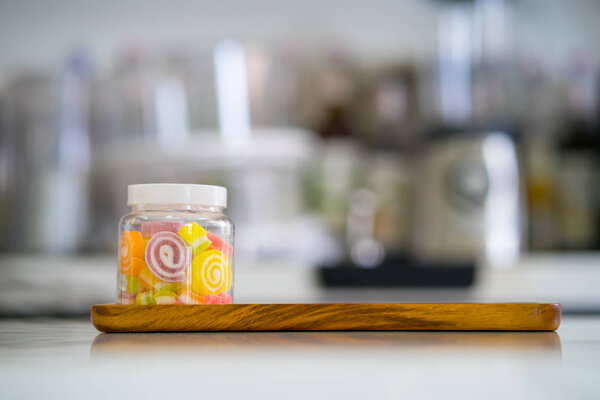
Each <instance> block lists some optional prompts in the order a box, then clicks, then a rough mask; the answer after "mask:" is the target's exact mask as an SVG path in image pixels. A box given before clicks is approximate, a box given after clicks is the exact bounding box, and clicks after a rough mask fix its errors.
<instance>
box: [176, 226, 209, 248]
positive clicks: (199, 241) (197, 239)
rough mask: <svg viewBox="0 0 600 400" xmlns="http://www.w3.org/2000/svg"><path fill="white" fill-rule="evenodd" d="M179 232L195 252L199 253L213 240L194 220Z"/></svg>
mask: <svg viewBox="0 0 600 400" xmlns="http://www.w3.org/2000/svg"><path fill="white" fill-rule="evenodd" d="M177 233H178V234H179V236H181V237H182V238H183V240H185V241H186V242H187V244H188V245H189V246H190V247H191V248H192V253H193V254H198V253H200V252H201V251H203V250H206V249H207V248H208V246H210V245H211V241H210V240H209V239H208V237H207V236H206V230H204V228H203V227H201V226H200V225H198V224H196V223H194V222H190V223H189V224H185V225H184V226H182V227H181V229H180V230H178V231H177Z"/></svg>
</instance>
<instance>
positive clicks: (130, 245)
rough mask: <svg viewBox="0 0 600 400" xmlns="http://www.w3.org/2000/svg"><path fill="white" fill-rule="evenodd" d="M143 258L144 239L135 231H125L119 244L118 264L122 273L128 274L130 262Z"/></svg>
mask: <svg viewBox="0 0 600 400" xmlns="http://www.w3.org/2000/svg"><path fill="white" fill-rule="evenodd" d="M143 258H144V239H143V238H142V234H141V233H139V232H137V231H125V232H123V234H122V235H121V244H120V246H119V264H120V266H121V272H122V273H123V274H126V275H127V274H129V272H130V269H131V267H132V262H133V260H135V259H143Z"/></svg>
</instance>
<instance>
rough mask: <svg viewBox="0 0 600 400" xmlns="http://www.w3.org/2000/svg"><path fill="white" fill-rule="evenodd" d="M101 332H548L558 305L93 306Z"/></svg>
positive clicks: (555, 325)
mask: <svg viewBox="0 0 600 400" xmlns="http://www.w3.org/2000/svg"><path fill="white" fill-rule="evenodd" d="M91 316H92V322H93V324H94V326H95V327H96V329H98V330H99V331H101V332H206V331H422V330H425V331H553V330H556V329H557V328H558V326H559V325H560V318H561V307H560V304H551V303H502V304H444V303H440V304H381V303H365V304H229V305H187V306H180V305H162V306H156V305H154V306H137V305H114V304H105V305H95V306H92V311H91Z"/></svg>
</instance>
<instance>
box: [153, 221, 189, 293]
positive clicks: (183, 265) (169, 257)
mask: <svg viewBox="0 0 600 400" xmlns="http://www.w3.org/2000/svg"><path fill="white" fill-rule="evenodd" d="M188 259H189V257H188V249H187V246H186V244H185V241H184V240H183V239H182V238H180V237H179V236H177V235H176V234H175V233H173V232H159V233H156V234H154V236H152V238H151V239H150V241H149V242H148V245H147V246H146V264H148V268H150V271H152V273H153V274H154V275H155V276H156V277H157V278H159V279H160V280H163V281H165V282H180V281H184V280H185V278H186V276H187V267H188Z"/></svg>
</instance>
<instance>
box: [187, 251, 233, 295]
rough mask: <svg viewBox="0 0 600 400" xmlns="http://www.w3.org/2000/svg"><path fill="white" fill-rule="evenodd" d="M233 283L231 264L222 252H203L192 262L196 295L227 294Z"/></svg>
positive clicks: (192, 280)
mask: <svg viewBox="0 0 600 400" xmlns="http://www.w3.org/2000/svg"><path fill="white" fill-rule="evenodd" d="M231 283H232V282H231V268H230V266H229V262H228V261H227V258H226V257H225V256H224V255H223V254H222V253H221V252H220V251H218V250H207V251H203V252H201V253H199V254H198V255H196V256H195V257H194V259H193V260H192V271H191V287H192V290H193V291H194V292H195V293H196V294H201V295H205V294H219V293H222V292H226V291H228V290H229V288H231Z"/></svg>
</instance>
